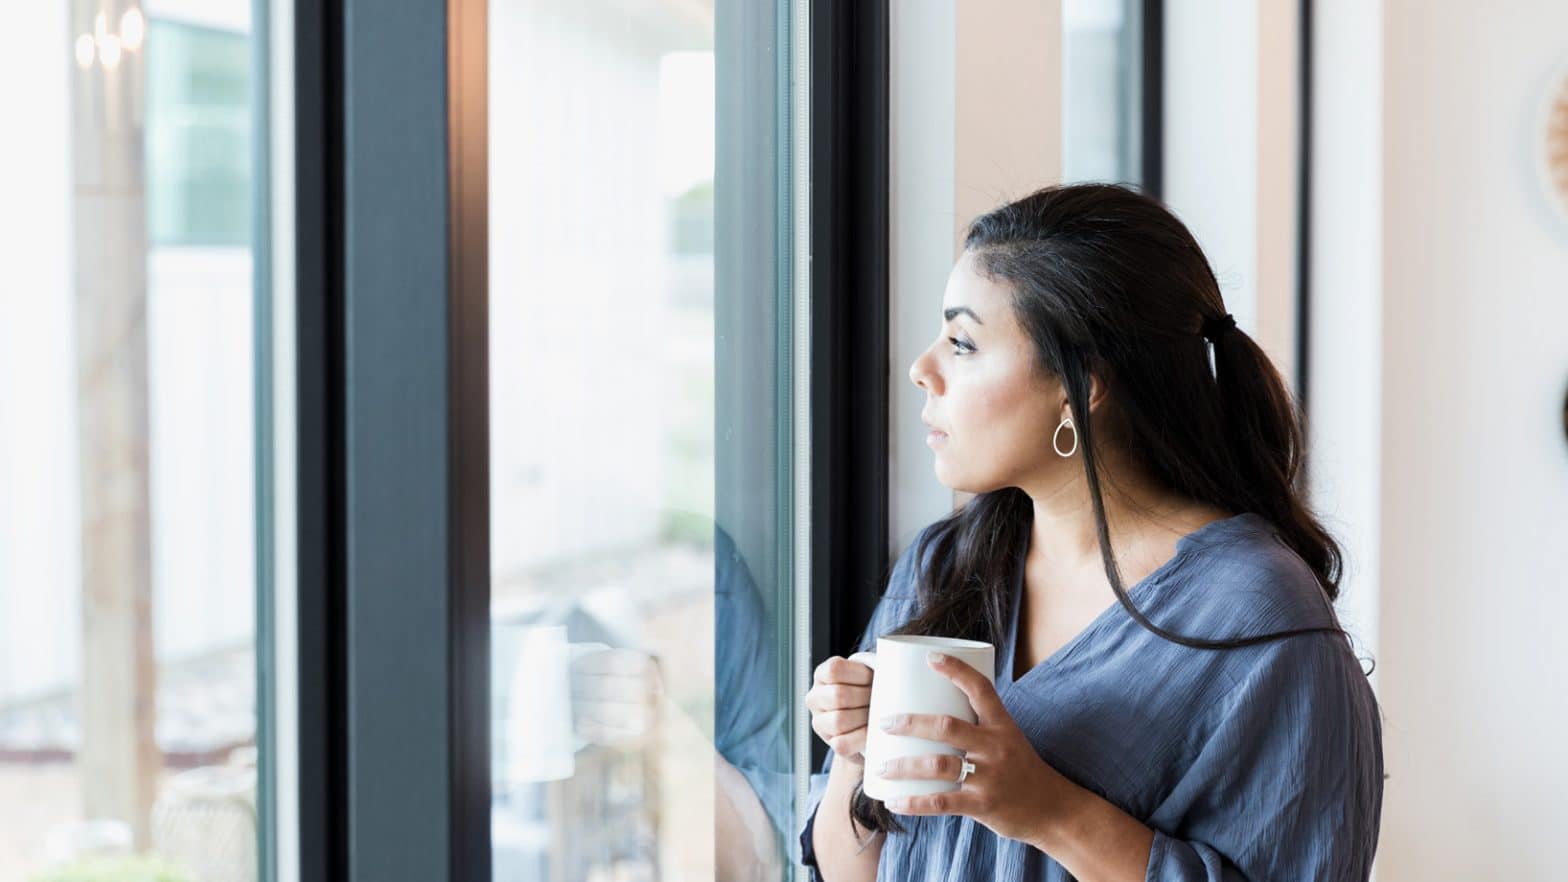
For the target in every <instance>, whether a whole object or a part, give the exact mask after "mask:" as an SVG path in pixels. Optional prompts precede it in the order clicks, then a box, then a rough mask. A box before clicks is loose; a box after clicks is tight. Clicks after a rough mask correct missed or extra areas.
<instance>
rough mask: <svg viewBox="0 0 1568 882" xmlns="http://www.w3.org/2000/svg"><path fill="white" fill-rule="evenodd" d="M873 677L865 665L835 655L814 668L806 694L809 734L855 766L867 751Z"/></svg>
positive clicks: (860, 761)
mask: <svg viewBox="0 0 1568 882" xmlns="http://www.w3.org/2000/svg"><path fill="white" fill-rule="evenodd" d="M874 673H875V672H873V671H872V670H871V668H870V667H869V666H867V665H863V664H861V663H860V662H853V661H850V660H849V659H847V658H841V657H839V656H836V655H835V656H833V657H832V658H830V659H828V660H827V661H825V662H823V663H822V664H820V665H817V670H816V673H815V674H813V675H812V681H813V683H812V686H811V691H810V692H807V693H806V709H807V710H809V711H811V729H812V731H814V732H816V733H817V737H818V738H821V739H822V740H823V741H825V742H827V745H828V746H829V747H831V748H833V752H834V753H836V754H838V756H839V757H840V758H841V759H843V760H846V761H848V762H851V763H854V764H855V765H857V766H859V765H862V764H863V763H864V762H865V759H864V758H863V757H862V756H861V755H860V754H861V751H863V750H865V749H866V722H867V719H868V717H869V716H870V714H871V678H872V677H873V676H874Z"/></svg>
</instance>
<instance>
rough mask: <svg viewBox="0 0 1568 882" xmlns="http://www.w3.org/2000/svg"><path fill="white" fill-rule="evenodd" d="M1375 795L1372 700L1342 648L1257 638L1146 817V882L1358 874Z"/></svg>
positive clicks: (1313, 640) (1377, 746)
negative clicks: (1248, 661) (1256, 657)
mask: <svg viewBox="0 0 1568 882" xmlns="http://www.w3.org/2000/svg"><path fill="white" fill-rule="evenodd" d="M1234 651H1245V650H1234ZM1382 795H1383V751H1382V726H1381V723H1380V721H1379V718H1378V708H1377V702H1376V699H1375V697H1374V696H1373V694H1372V690H1371V687H1370V685H1369V684H1368V683H1367V680H1366V676H1365V675H1364V674H1363V673H1362V671H1361V668H1360V665H1359V663H1358V662H1357V661H1356V659H1355V657H1354V655H1353V654H1352V653H1351V651H1350V649H1349V648H1348V647H1347V646H1346V645H1345V644H1344V643H1343V642H1342V640H1341V639H1340V638H1339V637H1338V636H1337V635H1334V634H1330V633H1313V634H1303V635H1297V636H1294V637H1288V638H1284V639H1282V640H1280V641H1277V642H1275V643H1272V644H1265V654H1264V656H1263V658H1262V660H1261V662H1260V663H1259V664H1258V665H1256V666H1255V667H1253V668H1252V669H1251V670H1250V671H1249V672H1248V674H1247V675H1246V676H1245V677H1244V678H1243V679H1242V681H1241V682H1240V683H1238V684H1237V685H1236V686H1235V687H1234V688H1233V689H1232V690H1231V692H1230V693H1229V694H1228V696H1227V697H1226V699H1225V701H1224V702H1222V706H1221V707H1220V708H1219V709H1218V722H1217V724H1215V725H1213V727H1212V728H1211V729H1210V730H1209V734H1208V737H1207V739H1206V741H1205V742H1204V743H1203V745H1202V746H1201V748H1200V750H1199V752H1198V755H1197V757H1196V760H1195V761H1194V762H1193V764H1192V766H1191V767H1190V768H1189V769H1188V770H1187V772H1186V773H1185V774H1184V775H1183V776H1182V777H1181V778H1180V779H1179V781H1178V782H1177V784H1176V787H1175V789H1174V790H1173V791H1172V793H1171V795H1170V796H1169V797H1168V798H1167V800H1166V801H1165V803H1163V804H1162V805H1161V807H1160V808H1159V809H1158V810H1157V811H1156V812H1155V814H1154V817H1153V818H1152V819H1151V821H1150V826H1152V827H1154V829H1155V833H1154V845H1153V847H1152V848H1151V849H1150V852H1149V867H1148V874H1147V882H1200V880H1202V882H1221V880H1225V882H1230V880H1245V879H1251V880H1267V879H1314V880H1364V879H1366V878H1367V877H1368V875H1369V874H1370V872H1371V865H1372V856H1373V853H1374V852H1375V850H1376V847H1377V837H1378V822H1379V815H1380V811H1381V807H1382ZM1164 819H1173V820H1171V821H1169V822H1162V821H1164Z"/></svg>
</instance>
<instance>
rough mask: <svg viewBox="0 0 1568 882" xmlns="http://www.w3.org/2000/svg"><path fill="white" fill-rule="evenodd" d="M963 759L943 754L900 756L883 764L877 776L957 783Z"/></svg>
mask: <svg viewBox="0 0 1568 882" xmlns="http://www.w3.org/2000/svg"><path fill="white" fill-rule="evenodd" d="M963 765H964V758H963V757H961V756H951V755H949V754H943V753H933V754H927V755H925V756H901V757H896V758H894V759H890V760H888V761H887V762H886V763H883V765H882V770H881V771H880V772H878V773H877V774H879V775H881V776H882V777H883V778H910V779H916V780H930V781H957V780H958V773H959V771H960V770H961V769H962V768H963Z"/></svg>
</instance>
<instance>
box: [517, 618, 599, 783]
mask: <svg viewBox="0 0 1568 882" xmlns="http://www.w3.org/2000/svg"><path fill="white" fill-rule="evenodd" d="M491 634H492V648H491V653H492V659H493V664H494V665H495V667H494V668H493V669H492V671H493V673H492V676H497V675H499V676H500V677H502V680H501V682H500V683H498V684H497V687H498V689H497V692H498V693H499V694H498V696H497V697H498V698H499V699H500V700H501V701H502V702H504V708H505V710H504V712H503V713H504V716H503V718H502V719H501V720H500V721H499V722H500V726H499V729H500V732H498V733H497V734H499V736H500V743H499V744H497V745H495V747H496V750H495V754H496V755H495V756H494V760H495V762H496V770H495V780H496V782H497V784H498V785H500V786H501V787H507V786H512V785H517V784H524V783H529V782H535V781H559V780H562V779H564V778H570V777H571V776H572V773H573V772H574V771H575V770H576V762H575V754H576V752H577V750H578V749H579V748H581V747H582V746H583V744H584V743H585V742H584V741H583V740H582V739H580V738H578V737H577V736H576V733H574V732H573V731H572V690H571V659H572V657H573V655H574V654H580V653H582V652H584V651H588V650H595V649H607V648H608V647H606V646H605V645H604V644H602V643H577V644H568V643H567V642H566V626H565V625H534V624H525V625H496V626H494V627H493V628H492V629H491Z"/></svg>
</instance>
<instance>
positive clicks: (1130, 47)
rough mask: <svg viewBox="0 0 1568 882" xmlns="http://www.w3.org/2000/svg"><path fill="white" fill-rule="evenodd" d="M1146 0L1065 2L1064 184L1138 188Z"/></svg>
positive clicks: (1063, 21)
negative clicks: (1110, 183)
mask: <svg viewBox="0 0 1568 882" xmlns="http://www.w3.org/2000/svg"><path fill="white" fill-rule="evenodd" d="M1142 6H1143V0H1064V2H1063V3H1062V180H1063V181H1065V182H1074V181H1121V182H1126V183H1134V184H1136V183H1140V180H1139V178H1140V176H1141V173H1140V168H1139V163H1140V161H1141V160H1140V141H1141V137H1140V134H1139V118H1140V117H1139V114H1140V101H1141V90H1140V88H1139V78H1140V75H1141V74H1140V71H1141V66H1140V65H1141V61H1142V53H1141V46H1142V43H1141V30H1140V18H1141V17H1140V10H1141V9H1142Z"/></svg>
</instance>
